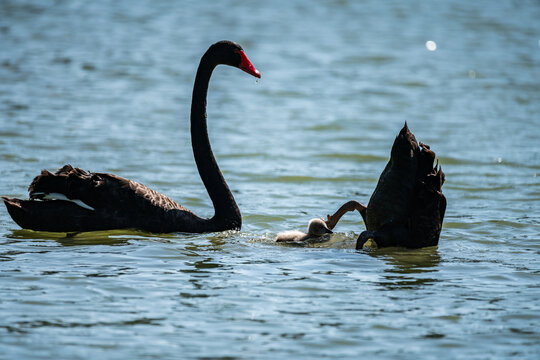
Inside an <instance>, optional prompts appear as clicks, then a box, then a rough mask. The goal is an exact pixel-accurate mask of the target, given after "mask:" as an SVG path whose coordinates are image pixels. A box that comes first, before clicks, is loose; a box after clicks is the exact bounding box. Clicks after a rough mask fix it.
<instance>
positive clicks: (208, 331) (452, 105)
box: [0, 0, 540, 359]
mask: <svg viewBox="0 0 540 360" xmlns="http://www.w3.org/2000/svg"><path fill="white" fill-rule="evenodd" d="M539 17H540V6H539V5H538V2H536V1H522V2H515V1H499V2H493V1H474V2H462V1H446V2H437V3H434V2H425V1H407V2H402V1H386V2H379V1H365V2H359V1H358V2H355V1H333V2H331V1H329V2H324V3H322V4H315V3H314V2H313V1H307V0H305V1H302V0H300V1H272V2H270V1H266V2H249V3H246V2H242V1H234V0H230V1H220V2H202V1H183V2H168V1H159V2H147V3H143V2H137V3H135V2H131V1H117V2H106V1H92V2H86V1H15V0H13V1H8V0H5V1H2V2H1V3H0V19H1V20H0V48H1V49H2V51H1V52H0V124H1V127H0V168H1V169H2V180H1V181H0V194H1V195H8V196H18V197H24V196H26V188H27V186H28V184H29V183H30V182H31V180H32V178H33V177H34V176H35V175H37V174H38V173H39V171H40V170H41V169H42V168H46V169H50V170H54V169H56V168H58V167H59V166H61V165H63V164H64V163H71V164H73V165H75V166H79V167H82V168H83V169H90V170H92V171H103V172H114V173H116V174H118V175H121V176H124V177H128V178H131V179H134V180H136V181H139V182H142V183H144V184H146V185H149V186H151V187H152V188H154V189H156V190H158V191H160V192H163V193H165V194H167V195H170V196H171V197H172V198H174V199H176V200H178V201H179V202H180V203H182V204H183V205H185V206H187V207H189V208H190V209H193V210H194V211H196V212H197V213H199V214H201V215H205V216H210V215H211V214H212V209H211V206H210V201H209V199H208V197H207V195H206V194H205V191H204V188H203V186H202V183H201V181H200V179H199V176H198V174H197V172H196V170H195V164H194V160H193V157H192V153H191V148H190V139H189V131H188V130H189V124H188V120H189V108H190V101H191V90H192V85H193V80H194V75H195V70H196V66H197V64H198V61H199V58H200V56H201V55H202V53H203V52H204V51H205V50H206V48H207V47H208V46H209V45H210V44H211V43H213V42H215V41H217V40H221V39H231V40H235V41H237V42H239V43H241V44H242V45H243V46H244V48H245V50H246V53H247V55H248V57H249V58H250V59H251V61H252V62H253V64H254V65H255V66H256V67H257V68H258V69H259V70H260V71H261V73H262V75H263V77H262V79H261V80H260V81H259V82H256V81H254V80H253V78H251V77H249V76H248V75H246V74H245V73H242V72H239V71H238V70H236V69H232V68H227V67H221V68H218V69H217V70H216V72H215V73H214V76H213V78H212V82H211V86H210V91H209V108H208V116H209V129H210V137H211V141H212V144H213V147H214V152H215V153H216V156H217V158H218V162H219V164H220V166H221V168H222V171H223V173H224V174H225V177H226V179H227V181H228V183H229V186H230V187H231V189H233V192H234V194H235V197H236V199H237V201H238V203H239V206H240V208H241V210H242V214H243V219H244V227H243V229H242V231H240V232H225V233H215V234H204V235H189V234H188V235H186V234H168V235H158V234H145V233H140V232H131V231H114V232H101V233H87V234H80V235H77V236H74V237H66V236H65V234H53V233H37V232H32V231H25V230H20V229H19V228H18V227H17V225H16V224H15V223H13V222H12V221H11V219H10V218H9V216H8V214H7V212H6V211H5V210H4V209H2V210H0V221H1V224H0V242H1V248H0V260H1V261H0V358H2V359H24V358H28V359H30V358H31V359H51V358H54V359H89V358H122V359H128V358H129V359H148V358H161V359H169V358H200V359H210V358H217V359H253V358H260V359H277V358H288V359H296V358H298V359H314V358H317V359H322V358H331V359H346V358H351V359H352V358H359V357H366V358H398V357H399V358H411V359H413V358H414V359H416V358H418V357H422V358H467V359H469V358H478V359H484V358H509V357H512V356H514V357H516V358H519V359H526V358H531V359H532V358H536V356H537V355H538V353H539V352H540V326H539V325H538V324H539V320H540V315H539V313H540V312H539V311H540V292H539V288H540V282H539V273H540V261H539V253H540V245H539V240H540V239H539V238H540V224H539V215H538V214H539V210H540V205H539V200H540V187H539V180H538V179H539V177H538V173H539V170H540V146H539V145H538V144H540V141H539V140H540V118H539V114H540V82H539V80H540V22H538V18H539ZM428 41H433V42H434V43H435V44H436V49H435V50H434V51H430V50H429V49H428V47H429V46H426V43H427V42H428ZM430 44H431V45H432V43H430ZM430 44H427V45H430ZM431 49H433V47H431ZM405 120H406V121H407V122H408V124H409V127H410V128H411V130H412V131H413V132H414V133H415V135H416V136H417V138H418V139H419V140H421V141H424V142H426V143H428V144H430V145H431V147H432V149H433V150H435V151H436V152H437V154H438V156H439V159H440V162H441V164H442V166H443V170H444V171H445V173H446V178H447V182H446V184H445V186H444V188H443V189H444V192H445V194H446V197H447V199H448V209H447V213H446V217H445V223H444V228H443V232H442V234H441V240H440V244H439V246H438V247H437V248H427V249H420V250H403V249H384V250H378V251H375V252H370V253H367V252H363V251H360V252H357V251H355V250H354V249H353V248H354V242H355V239H356V236H357V235H358V234H359V233H360V232H361V231H362V230H363V229H364V226H363V223H362V222H361V219H360V217H359V216H355V215H352V214H349V215H346V217H345V218H344V219H343V220H342V221H341V222H340V223H339V224H338V227H337V228H336V231H337V232H338V234H336V235H335V236H334V237H333V238H332V240H331V241H330V242H329V243H325V244H318V245H316V246H313V247H308V248H294V247H287V246H279V245H276V244H274V243H272V239H273V237H274V236H275V235H276V234H277V233H278V232H280V231H282V230H290V229H303V228H305V226H306V225H307V222H308V220H309V219H310V218H312V217H316V216H323V215H326V214H327V213H330V212H332V211H334V210H335V209H337V207H338V206H339V205H341V204H342V203H344V202H345V201H347V200H349V199H356V200H359V201H361V202H367V201H368V199H369V196H370V194H371V192H372V191H373V189H374V187H375V184H376V181H377V179H378V176H379V174H380V172H381V171H382V169H383V167H384V165H385V163H386V161H387V159H388V156H389V151H390V147H391V145H392V142H393V139H394V137H395V135H396V134H397V133H398V131H399V130H400V128H401V126H402V125H403V122H404V121H405ZM534 354H537V355H534Z"/></svg>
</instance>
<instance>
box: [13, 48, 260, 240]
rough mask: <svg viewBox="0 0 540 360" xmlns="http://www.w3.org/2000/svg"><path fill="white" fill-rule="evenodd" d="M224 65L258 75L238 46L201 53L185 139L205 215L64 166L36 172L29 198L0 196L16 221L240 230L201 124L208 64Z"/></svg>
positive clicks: (57, 226) (60, 227) (58, 226)
mask: <svg viewBox="0 0 540 360" xmlns="http://www.w3.org/2000/svg"><path fill="white" fill-rule="evenodd" d="M219 64H224V65H230V66H234V67H237V68H239V69H241V70H244V71H245V72H247V73H248V74H251V75H253V76H255V77H258V78H260V77H261V75H260V73H259V71H258V70H256V69H255V67H253V65H252V64H251V62H250V61H249V59H248V58H247V56H246V55H245V54H244V51H243V50H242V47H241V46H240V45H238V44H236V43H234V42H231V41H220V42H217V43H215V44H213V45H212V46H210V48H209V49H208V51H206V53H205V54H204V55H203V57H202V58H201V62H200V64H199V68H198V69H197V75H196V77H195V84H194V88H193V98H192V103H191V143H192V147H193V154H194V156H195V162H196V164H197V169H198V171H199V174H200V176H201V179H202V181H203V183H204V186H205V187H206V190H207V191H208V194H209V196H210V199H211V200H212V203H213V205H214V209H215V214H214V216H213V217H212V218H210V219H205V218H201V217H199V216H197V215H195V214H194V213H193V212H191V211H189V210H188V209H186V208H184V207H183V206H181V205H180V204H178V203H176V202H175V201H173V200H171V199H170V198H168V197H167V196H165V195H162V194H160V193H158V192H156V191H154V190H152V189H150V188H148V187H146V186H144V185H142V184H139V183H136V182H134V181H131V180H128V179H124V178H122V177H119V176H116V175H112V174H105V173H88V172H85V171H83V170H81V169H78V168H73V167H72V166H71V165H65V166H64V167H62V168H61V169H59V170H58V171H57V172H56V173H54V174H52V173H50V172H48V171H46V170H43V171H42V172H41V175H39V176H37V177H36V178H35V179H34V180H33V181H32V184H31V185H30V187H29V189H28V191H29V192H30V199H29V200H20V199H15V198H7V197H3V199H4V203H5V204H6V207H7V209H8V211H9V214H10V215H11V217H12V218H13V220H15V222H16V223H17V224H19V226H21V227H22V228H25V229H32V230H38V231H58V232H82V231H94V230H109V229H124V228H136V229H140V230H145V231H150V232H190V233H201V232H214V231H223V230H230V229H240V228H241V226H242V217H241V215H240V210H239V209H238V206H237V205H236V202H235V200H234V197H233V195H232V193H231V191H230V190H229V187H228V186H227V183H226V182H225V179H224V178H223V175H222V174H221V171H220V170H219V167H218V165H217V163H216V160H215V158H214V155H213V153H212V149H211V147H210V141H209V139H208V132H207V127H206V95H207V92H208V83H209V81H210V76H211V75H212V71H213V70H214V68H215V67H216V66H217V65H219Z"/></svg>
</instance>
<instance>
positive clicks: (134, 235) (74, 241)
mask: <svg viewBox="0 0 540 360" xmlns="http://www.w3.org/2000/svg"><path fill="white" fill-rule="evenodd" d="M6 237H8V238H10V239H17V240H23V241H27V240H32V241H48V240H54V241H56V242H57V243H58V244H60V245H62V246H81V245H127V244H129V241H130V240H136V239H147V238H156V239H159V240H160V241H163V240H164V238H167V237H172V235H168V234H160V235H159V237H158V236H157V235H154V234H149V233H144V232H141V231H137V230H110V231H93V232H81V233H77V232H74V233H60V232H45V231H33V230H24V229H21V230H12V231H11V234H8V235H7V236H6Z"/></svg>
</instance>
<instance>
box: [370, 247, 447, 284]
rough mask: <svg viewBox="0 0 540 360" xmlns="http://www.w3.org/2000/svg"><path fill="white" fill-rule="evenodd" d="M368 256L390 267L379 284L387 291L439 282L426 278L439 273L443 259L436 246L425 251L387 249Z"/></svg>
mask: <svg viewBox="0 0 540 360" xmlns="http://www.w3.org/2000/svg"><path fill="white" fill-rule="evenodd" d="M368 254H369V255H371V256H373V257H376V258H379V259H382V260H384V261H385V262H386V263H387V264H388V265H390V267H389V268H387V269H385V270H384V273H385V274H384V275H383V276H382V279H383V280H382V281H380V282H379V284H380V285H382V286H383V287H384V288H385V289H387V290H395V289H417V288H419V287H422V286H426V285H433V284H435V283H436V282H438V281H439V279H438V278H435V277H432V276H425V274H429V273H436V272H438V271H439V269H438V265H439V263H440V262H441V257H440V255H439V251H438V248H437V247H436V246H432V247H429V248H423V249H398V248H385V249H379V250H377V251H373V252H369V253H368Z"/></svg>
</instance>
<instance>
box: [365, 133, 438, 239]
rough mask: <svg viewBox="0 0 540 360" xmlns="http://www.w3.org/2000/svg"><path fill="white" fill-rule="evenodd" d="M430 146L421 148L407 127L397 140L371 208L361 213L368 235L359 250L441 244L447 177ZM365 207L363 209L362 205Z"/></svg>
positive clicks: (374, 193)
mask: <svg viewBox="0 0 540 360" xmlns="http://www.w3.org/2000/svg"><path fill="white" fill-rule="evenodd" d="M434 161H435V153H434V152H433V151H432V150H430V148H429V146H428V145H425V144H423V143H420V144H418V143H417V142H416V139H415V137H414V135H413V134H412V133H411V132H410V131H409V128H408V127H407V123H405V126H404V127H403V129H401V131H400V133H399V135H398V136H397V137H396V140H395V141H394V145H393V146H392V152H391V156H390V161H389V162H388V164H387V165H386V167H385V169H384V170H383V172H382V174H381V177H380V178H379V182H378V184H377V187H376V188H375V191H374V192H373V195H371V199H370V200H369V203H368V206H367V209H365V210H364V211H361V210H360V209H359V211H360V213H361V214H362V217H363V218H364V223H365V224H366V228H367V230H366V231H364V232H362V233H361V234H360V236H359V237H358V240H357V243H356V249H362V247H363V246H364V244H365V243H366V242H367V241H368V240H371V241H370V242H371V243H372V242H373V241H374V242H375V244H376V246H377V247H387V246H402V247H407V248H421V247H426V246H434V245H437V244H438V243H439V235H440V233H441V228H442V222H443V218H444V212H445V210H446V198H445V197H444V195H443V194H442V185H443V183H444V173H443V172H442V169H441V168H440V166H438V163H437V164H436V165H435V167H433V163H434ZM360 206H361V205H360Z"/></svg>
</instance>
